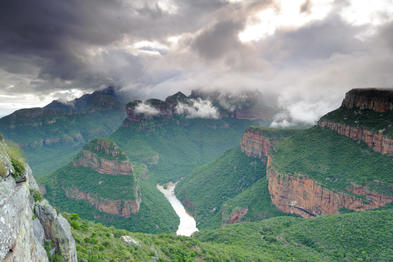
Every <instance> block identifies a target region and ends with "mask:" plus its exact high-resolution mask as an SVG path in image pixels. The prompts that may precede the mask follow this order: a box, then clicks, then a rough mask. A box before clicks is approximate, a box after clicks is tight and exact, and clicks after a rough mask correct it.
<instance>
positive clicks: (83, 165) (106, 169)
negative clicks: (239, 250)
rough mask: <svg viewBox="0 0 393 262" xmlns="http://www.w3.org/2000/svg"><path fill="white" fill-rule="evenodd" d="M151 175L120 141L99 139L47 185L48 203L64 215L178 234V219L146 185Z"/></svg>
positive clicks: (46, 181)
mask: <svg viewBox="0 0 393 262" xmlns="http://www.w3.org/2000/svg"><path fill="white" fill-rule="evenodd" d="M145 173H146V168H145V167H144V166H143V165H140V164H138V163H137V164H136V166H135V167H134V164H133V163H131V161H130V160H129V158H128V157H127V155H126V154H125V153H124V152H123V150H122V149H121V148H120V147H119V146H118V145H117V144H116V143H115V142H113V141H111V140H110V139H107V138H99V139H94V140H92V141H90V142H89V143H88V144H86V145H85V146H84V147H83V148H82V150H81V151H80V152H79V153H78V154H76V155H75V156H74V158H73V160H72V162H70V163H68V164H67V165H65V166H64V167H62V168H60V169H58V170H56V171H55V172H53V173H51V174H49V175H47V176H46V177H44V178H42V179H41V182H42V184H43V186H44V188H45V191H46V192H45V196H46V197H47V198H48V200H49V201H51V203H53V204H54V205H55V206H57V207H59V208H61V209H62V210H64V211H69V212H75V213H78V214H80V215H81V216H82V217H85V218H89V219H94V220H96V221H100V222H102V223H105V224H108V225H116V226H118V227H126V228H128V229H132V230H135V231H146V228H148V229H149V232H156V231H157V232H162V231H165V232H166V231H168V230H173V228H174V227H175V224H176V222H177V221H178V220H177V219H176V216H175V214H174V212H173V210H171V208H170V206H169V204H168V203H167V202H166V200H165V199H164V198H163V197H162V196H161V195H160V193H159V192H158V191H157V192H154V191H153V192H152V189H151V186H148V185H146V183H147V182H145V181H142V179H143V176H144V175H145ZM152 209H155V210H154V211H152ZM166 209H167V210H166ZM171 211H172V212H171ZM154 214H157V216H160V219H157V217H155V216H154ZM146 216H150V217H149V218H146ZM143 218H145V219H143Z"/></svg>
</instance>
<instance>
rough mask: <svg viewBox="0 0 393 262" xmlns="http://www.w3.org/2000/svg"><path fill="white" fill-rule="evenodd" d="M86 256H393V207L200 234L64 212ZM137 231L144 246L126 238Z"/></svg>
mask: <svg viewBox="0 0 393 262" xmlns="http://www.w3.org/2000/svg"><path fill="white" fill-rule="evenodd" d="M64 216H65V217H66V218H67V219H68V221H69V222H70V223H71V224H73V225H78V226H73V227H72V234H73V236H74V238H75V241H76V246H77V252H78V258H79V259H80V261H151V260H152V259H153V257H159V261H310V262H311V261H332V262H333V261H343V262H344V261H392V259H393V246H392V245H391V243H392V240H393V230H392V228H393V210H392V209H389V210H380V211H365V212H356V213H348V214H341V215H328V216H323V217H317V218H312V219H302V218H295V217H275V218H270V219H266V220H263V221H260V222H254V223H238V224H234V225H226V226H225V227H224V228H220V229H214V230H207V231H205V230H202V231H200V232H197V233H196V234H195V235H194V237H181V236H175V235H173V234H155V235H151V234H142V233H132V232H129V231H125V230H122V229H117V228H114V227H106V226H104V225H102V224H96V223H93V222H90V221H87V220H84V219H81V218H79V217H78V216H77V215H75V214H64ZM123 235H128V236H131V237H132V238H133V239H134V240H136V241H138V243H139V244H140V246H139V247H138V246H135V245H134V246H130V245H127V244H126V243H124V242H123V241H122V240H120V237H121V236H123Z"/></svg>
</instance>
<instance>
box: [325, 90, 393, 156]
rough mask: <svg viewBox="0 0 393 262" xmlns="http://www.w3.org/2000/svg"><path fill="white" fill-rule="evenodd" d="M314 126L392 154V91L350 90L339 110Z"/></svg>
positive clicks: (383, 152)
mask: <svg viewBox="0 0 393 262" xmlns="http://www.w3.org/2000/svg"><path fill="white" fill-rule="evenodd" d="M318 126H319V127H321V128H328V129H330V130H333V131H335V132H337V133H338V134H340V135H343V136H346V137H349V138H351V139H352V140H356V141H363V142H364V143H366V144H367V145H368V146H369V147H370V148H371V149H372V150H374V151H376V152H379V153H381V154H391V155H393V91H392V90H379V89H353V90H351V91H349V92H348V93H347V94H346V95H345V98H344V100H343V102H342V105H341V107H340V108H339V109H337V110H335V111H333V112H330V113H328V114H326V115H325V116H323V117H322V118H321V119H320V121H319V122H318Z"/></svg>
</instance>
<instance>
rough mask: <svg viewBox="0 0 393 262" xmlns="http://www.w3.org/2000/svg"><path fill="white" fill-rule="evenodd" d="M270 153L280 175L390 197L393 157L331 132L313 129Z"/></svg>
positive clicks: (295, 136) (278, 145)
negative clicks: (364, 187) (299, 176)
mask: <svg viewBox="0 0 393 262" xmlns="http://www.w3.org/2000/svg"><path fill="white" fill-rule="evenodd" d="M271 154H272V157H273V165H274V167H275V168H276V169H277V170H278V171H279V172H280V173H287V174H296V173H300V174H303V175H306V176H308V177H310V178H312V179H314V180H316V181H319V182H320V183H322V184H323V185H325V186H327V187H328V188H330V189H332V190H336V191H345V190H346V188H347V187H351V185H352V184H353V183H355V184H357V185H367V186H369V187H370V189H372V190H376V191H378V192H382V193H387V194H391V190H392V187H393V176H392V170H393V161H392V160H391V158H390V157H388V156H386V155H381V154H379V153H376V152H373V151H372V150H371V149H370V148H369V147H368V146H367V145H366V144H364V143H358V142H355V141H353V140H351V139H350V138H347V137H345V136H341V135H338V134H337V133H335V132H333V131H330V130H328V129H322V128H318V127H314V128H311V129H307V130H305V131H303V132H301V133H299V134H295V135H294V136H291V137H289V138H287V139H283V140H282V141H280V142H278V143H277V144H276V146H275V149H274V150H273V152H272V153H271Z"/></svg>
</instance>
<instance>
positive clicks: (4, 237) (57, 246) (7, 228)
mask: <svg viewBox="0 0 393 262" xmlns="http://www.w3.org/2000/svg"><path fill="white" fill-rule="evenodd" d="M6 146H7V145H5V143H4V142H2V141H0V166H1V170H0V261H7V262H8V261H10V262H11V261H13V262H16V261H20V262H30V261H31V262H33V261H34V262H35V261H37V262H38V261H41V262H45V261H49V259H50V256H51V255H53V254H57V255H60V256H61V257H62V258H63V259H64V261H67V262H77V253H76V247H75V241H74V238H73V237H72V235H71V229H70V225H69V224H68V222H67V220H65V219H64V218H63V217H62V215H61V214H58V213H57V212H56V210H55V209H54V208H53V207H52V206H51V205H49V204H48V202H47V201H46V200H45V199H43V198H42V197H41V196H40V193H39V188H38V185H37V183H36V182H35V180H34V178H33V176H32V173H31V169H30V167H29V166H28V165H25V166H24V172H23V174H19V173H18V170H20V168H19V167H17V166H15V164H14V163H15V160H12V159H13V157H14V156H13V157H10V156H9V155H8V154H7V152H6V150H4V149H5V147H6ZM21 176H22V177H23V178H24V179H18V177H21ZM44 243H51V246H52V247H51V250H50V253H49V257H48V254H47V252H46V251H45V249H44Z"/></svg>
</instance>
